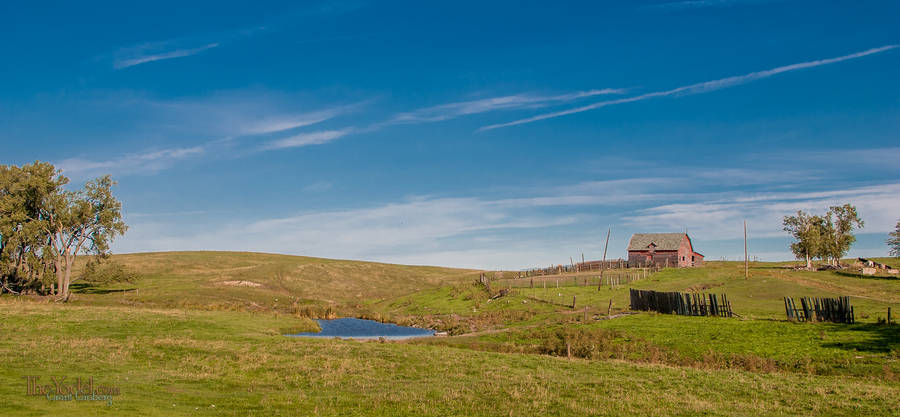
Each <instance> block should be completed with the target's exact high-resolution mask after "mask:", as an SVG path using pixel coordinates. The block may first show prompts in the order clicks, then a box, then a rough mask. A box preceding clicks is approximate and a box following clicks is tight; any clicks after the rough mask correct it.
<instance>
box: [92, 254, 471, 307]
mask: <svg viewBox="0 0 900 417" xmlns="http://www.w3.org/2000/svg"><path fill="white" fill-rule="evenodd" d="M112 261H113V262H117V263H120V264H122V265H124V266H125V267H126V268H127V269H128V270H129V271H131V272H133V273H135V274H136V276H137V279H135V280H133V281H132V282H125V283H120V284H115V285H105V286H99V287H98V286H91V285H86V284H84V283H81V284H80V285H76V294H75V298H76V300H77V302H80V303H89V304H90V303H94V304H104V305H106V304H123V305H143V306H155V307H186V308H199V309H218V310H273V309H274V310H281V311H285V310H290V309H296V308H298V307H299V308H302V307H303V306H308V305H314V306H323V305H335V306H337V305H340V306H345V307H346V306H352V305H355V304H358V303H361V302H365V301H371V300H380V299H385V298H392V297H397V296H400V295H404V294H409V293H413V292H416V291H421V290H424V289H428V288H436V287H439V286H441V285H454V284H459V283H462V282H466V281H471V280H473V279H475V277H477V272H474V271H470V270H463V269H452V268H440V267H428V266H406V265H393V264H384V263H375V262H360V261H346V260H335V259H323V258H310V257H303V256H290V255H274V254H265V253H250V252H158V253H138V254H127V255H115V256H113V257H112ZM84 262H86V258H85V259H81V265H83V264H84ZM78 273H79V271H78V270H76V273H75V274H76V275H77V274H78Z"/></svg>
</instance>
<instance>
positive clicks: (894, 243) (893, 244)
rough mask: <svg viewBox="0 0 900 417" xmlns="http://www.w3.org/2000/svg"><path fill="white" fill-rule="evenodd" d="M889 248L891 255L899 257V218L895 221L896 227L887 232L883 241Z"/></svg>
mask: <svg viewBox="0 0 900 417" xmlns="http://www.w3.org/2000/svg"><path fill="white" fill-rule="evenodd" d="M885 243H887V245H888V247H889V248H890V250H891V256H896V257H900V220H898V221H897V227H896V228H894V231H893V232H891V233H889V234H888V240H887V241H886V242H885Z"/></svg>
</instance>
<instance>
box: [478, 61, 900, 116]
mask: <svg viewBox="0 0 900 417" xmlns="http://www.w3.org/2000/svg"><path fill="white" fill-rule="evenodd" d="M898 46H900V45H896V44H894V45H885V46H881V47H878V48H872V49H867V50H865V51H860V52H856V53H852V54H849V55H843V56H839V57H835V58H827V59H819V60H815V61H806V62H800V63H796V64H790V65H784V66H781V67H776V68H772V69H768V70H765V71H757V72H751V73H747V74H743V75H736V76H732V77H726V78H720V79H717V80H712V81H704V82H701V83H696V84H691V85H686V86H682V87H677V88H673V89H671V90H665V91H655V92H651V93H645V94H641V95H637V96H633V97H626V98H621V99H617V100H607V101H601V102H597V103H593V104H589V105H586V106H581V107H575V108H572V109H568V110H562V111H557V112H552V113H545V114H540V115H537V116H532V117H527V118H524V119H519V120H514V121H511V122H506V123H497V124H492V125H488V126H484V127H482V128H480V129H478V130H479V131H485V130H492V129H499V128H502V127H509V126H517V125H522V124H527V123H533V122H537V121H540V120H546V119H552V118H556V117H561V116H567V115H570V114H575V113H582V112H586V111H590V110H594V109H599V108H601V107H607V106H614V105H617V104H625V103H633V102H636V101H643V100H648V99H652V98H657V97H668V96H677V95H689V94H702V93H708V92H710V91H716V90H721V89H723V88H728V87H734V86H736V85H741V84H745V83H748V82H752V81H756V80H760V79H763V78H768V77H772V76H774V75H778V74H782V73H785V72H791V71H797V70H801V69H806V68H814V67H819V66H822V65H829V64H835V63H838V62H843V61H849V60H853V59H857V58H862V57H865V56H869V55H874V54H878V53H881V52H885V51H889V50H892V49H895V48H897V47H898Z"/></svg>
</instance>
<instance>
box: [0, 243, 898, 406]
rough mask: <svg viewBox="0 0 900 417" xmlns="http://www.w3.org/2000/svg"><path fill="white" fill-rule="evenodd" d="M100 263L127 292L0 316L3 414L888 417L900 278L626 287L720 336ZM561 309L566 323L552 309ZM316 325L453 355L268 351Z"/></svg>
mask: <svg viewBox="0 0 900 417" xmlns="http://www.w3.org/2000/svg"><path fill="white" fill-rule="evenodd" d="M114 259H115V260H116V261H117V262H120V263H122V264H124V265H126V266H127V267H128V268H129V269H131V270H132V271H134V272H136V274H137V278H136V279H135V280H133V281H132V282H126V283H118V284H112V285H97V286H87V285H80V286H78V292H77V293H76V294H75V295H74V296H73V298H72V301H71V302H70V303H68V304H58V303H53V302H50V301H49V300H46V299H41V298H39V297H12V296H9V295H4V296H2V297H0V313H2V318H0V334H2V336H3V337H2V338H0V357H2V358H3V359H2V360H3V366H2V367H0V398H2V399H3V400H4V401H3V402H2V403H0V415H4V416H6V415H63V416H66V415H71V416H76V415H77V416H81V415H110V416H112V415H115V416H119V415H160V416H163V415H227V416H246V415H260V416H269V415H435V416H445V415H461V416H462V415H466V416H468V415H492V416H509V415H523V416H525V415H548V416H555V415H559V416H563V415H641V416H644V415H897V410H898V409H900V325H894V326H887V325H885V324H879V318H881V319H883V318H884V316H885V315H886V311H887V307H891V306H893V307H897V306H898V305H900V279H897V278H896V277H877V278H873V277H864V276H858V275H855V274H847V273H843V272H830V271H822V272H806V271H793V270H789V269H785V268H783V265H782V264H775V263H771V264H770V263H756V264H753V265H752V268H751V277H750V279H749V280H744V278H743V264H739V263H733V262H709V263H708V264H707V266H705V267H703V268H695V269H668V270H664V271H661V272H659V273H655V274H652V275H650V276H649V277H647V278H646V279H642V280H639V281H637V282H634V283H632V284H630V286H633V287H635V288H647V289H658V290H666V291H676V290H677V291H691V290H699V289H702V290H703V291H706V292H715V293H726V294H728V297H729V299H730V300H731V301H732V303H733V307H734V310H735V312H736V313H738V314H740V315H741V318H730V319H729V318H700V317H681V316H670V315H659V314H651V313H638V314H629V312H628V311H627V307H628V300H627V288H628V286H629V285H625V286H622V287H621V288H609V287H601V288H600V289H599V290H598V288H597V287H596V286H590V287H585V286H580V287H573V286H569V287H565V286H564V287H561V288H558V289H557V288H555V287H553V288H546V289H544V288H543V287H539V288H527V287H529V286H530V285H526V284H524V283H523V282H518V283H516V284H517V286H522V287H523V288H515V287H514V286H513V285H511V284H510V285H509V286H510V287H513V288H511V291H510V294H509V295H508V296H506V297H501V298H499V299H495V300H491V299H490V298H489V294H488V293H487V292H485V291H484V290H483V289H482V288H481V287H479V286H478V285H475V281H476V279H477V277H478V275H479V272H478V271H468V270H457V269H448V268H432V267H413V266H399V265H385V264H377V263H367V262H355V261H338V260H325V259H315V258H304V257H292V256H282V255H267V254H255V253H222V252H174V253H152V254H134V255H119V256H116V257H114ZM884 261H887V262H888V263H890V262H893V261H892V260H884ZM507 275H509V274H507ZM229 282H230V283H232V284H228V283H229ZM504 282H506V281H500V282H498V283H497V285H495V290H496V289H498V287H499V284H501V283H504ZM247 283H253V284H257V285H252V284H247ZM783 295H788V296H793V297H795V298H796V297H800V296H838V295H849V296H851V299H852V303H853V305H854V306H855V309H856V311H857V317H858V319H859V320H860V323H857V324H853V325H839V324H826V323H790V322H787V321H785V320H784V311H783V303H782V301H781V297H782V296H783ZM572 296H575V297H576V299H577V300H578V301H577V307H578V308H576V309H575V310H573V309H572V308H571V307H568V306H567V305H568V304H570V303H571V301H572ZM610 301H611V302H612V306H611V307H610ZM585 307H587V310H586V311H585V309H584V308H585ZM895 310H896V308H895ZM323 311H330V312H332V313H333V314H336V315H339V316H363V317H375V318H379V319H383V320H389V321H394V322H398V323H401V324H404V323H405V324H416V325H420V326H429V327H432V328H437V329H441V330H448V331H450V332H451V333H452V334H457V336H452V337H438V338H428V339H415V340H410V341H403V342H386V343H380V342H378V341H371V342H358V341H341V340H327V339H326V340H313V339H298V338H289V337H285V336H283V335H284V334H287V333H295V332H298V331H311V330H313V329H315V328H316V327H317V326H316V323H315V322H314V321H312V320H310V319H309V318H308V317H311V316H319V315H321V314H318V313H321V312H323ZM608 311H609V313H610V314H611V315H613V317H614V318H608V316H607V312H608ZM29 375H32V376H38V377H40V380H39V381H40V383H41V384H52V380H51V377H56V378H57V379H58V378H59V377H63V376H65V377H66V378H67V381H72V380H73V379H75V378H79V377H81V378H89V377H93V378H94V380H95V383H97V384H102V385H106V386H114V387H116V388H118V389H119V390H120V393H119V395H116V396H114V397H113V398H112V401H111V404H109V405H108V404H107V402H105V401H50V400H48V399H47V398H45V397H42V396H29V395H26V382H27V381H26V379H25V378H24V377H26V376H29Z"/></svg>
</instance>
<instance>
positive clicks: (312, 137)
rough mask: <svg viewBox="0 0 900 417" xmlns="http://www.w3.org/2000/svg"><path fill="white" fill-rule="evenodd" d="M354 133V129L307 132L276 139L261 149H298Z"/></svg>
mask: <svg viewBox="0 0 900 417" xmlns="http://www.w3.org/2000/svg"><path fill="white" fill-rule="evenodd" d="M353 132H354V129H352V128H347V129H340V130H322V131H318V132H307V133H300V134H297V135H294V136H290V137H287V138H284V139H278V140H274V141H271V142H269V143H267V144H266V145H265V146H264V147H263V149H264V150H276V149H286V148H299V147H302V146H310V145H321V144H323V143H328V142H331V141H333V140H337V139H340V138H342V137H344V136H347V135H349V134H351V133H353Z"/></svg>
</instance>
